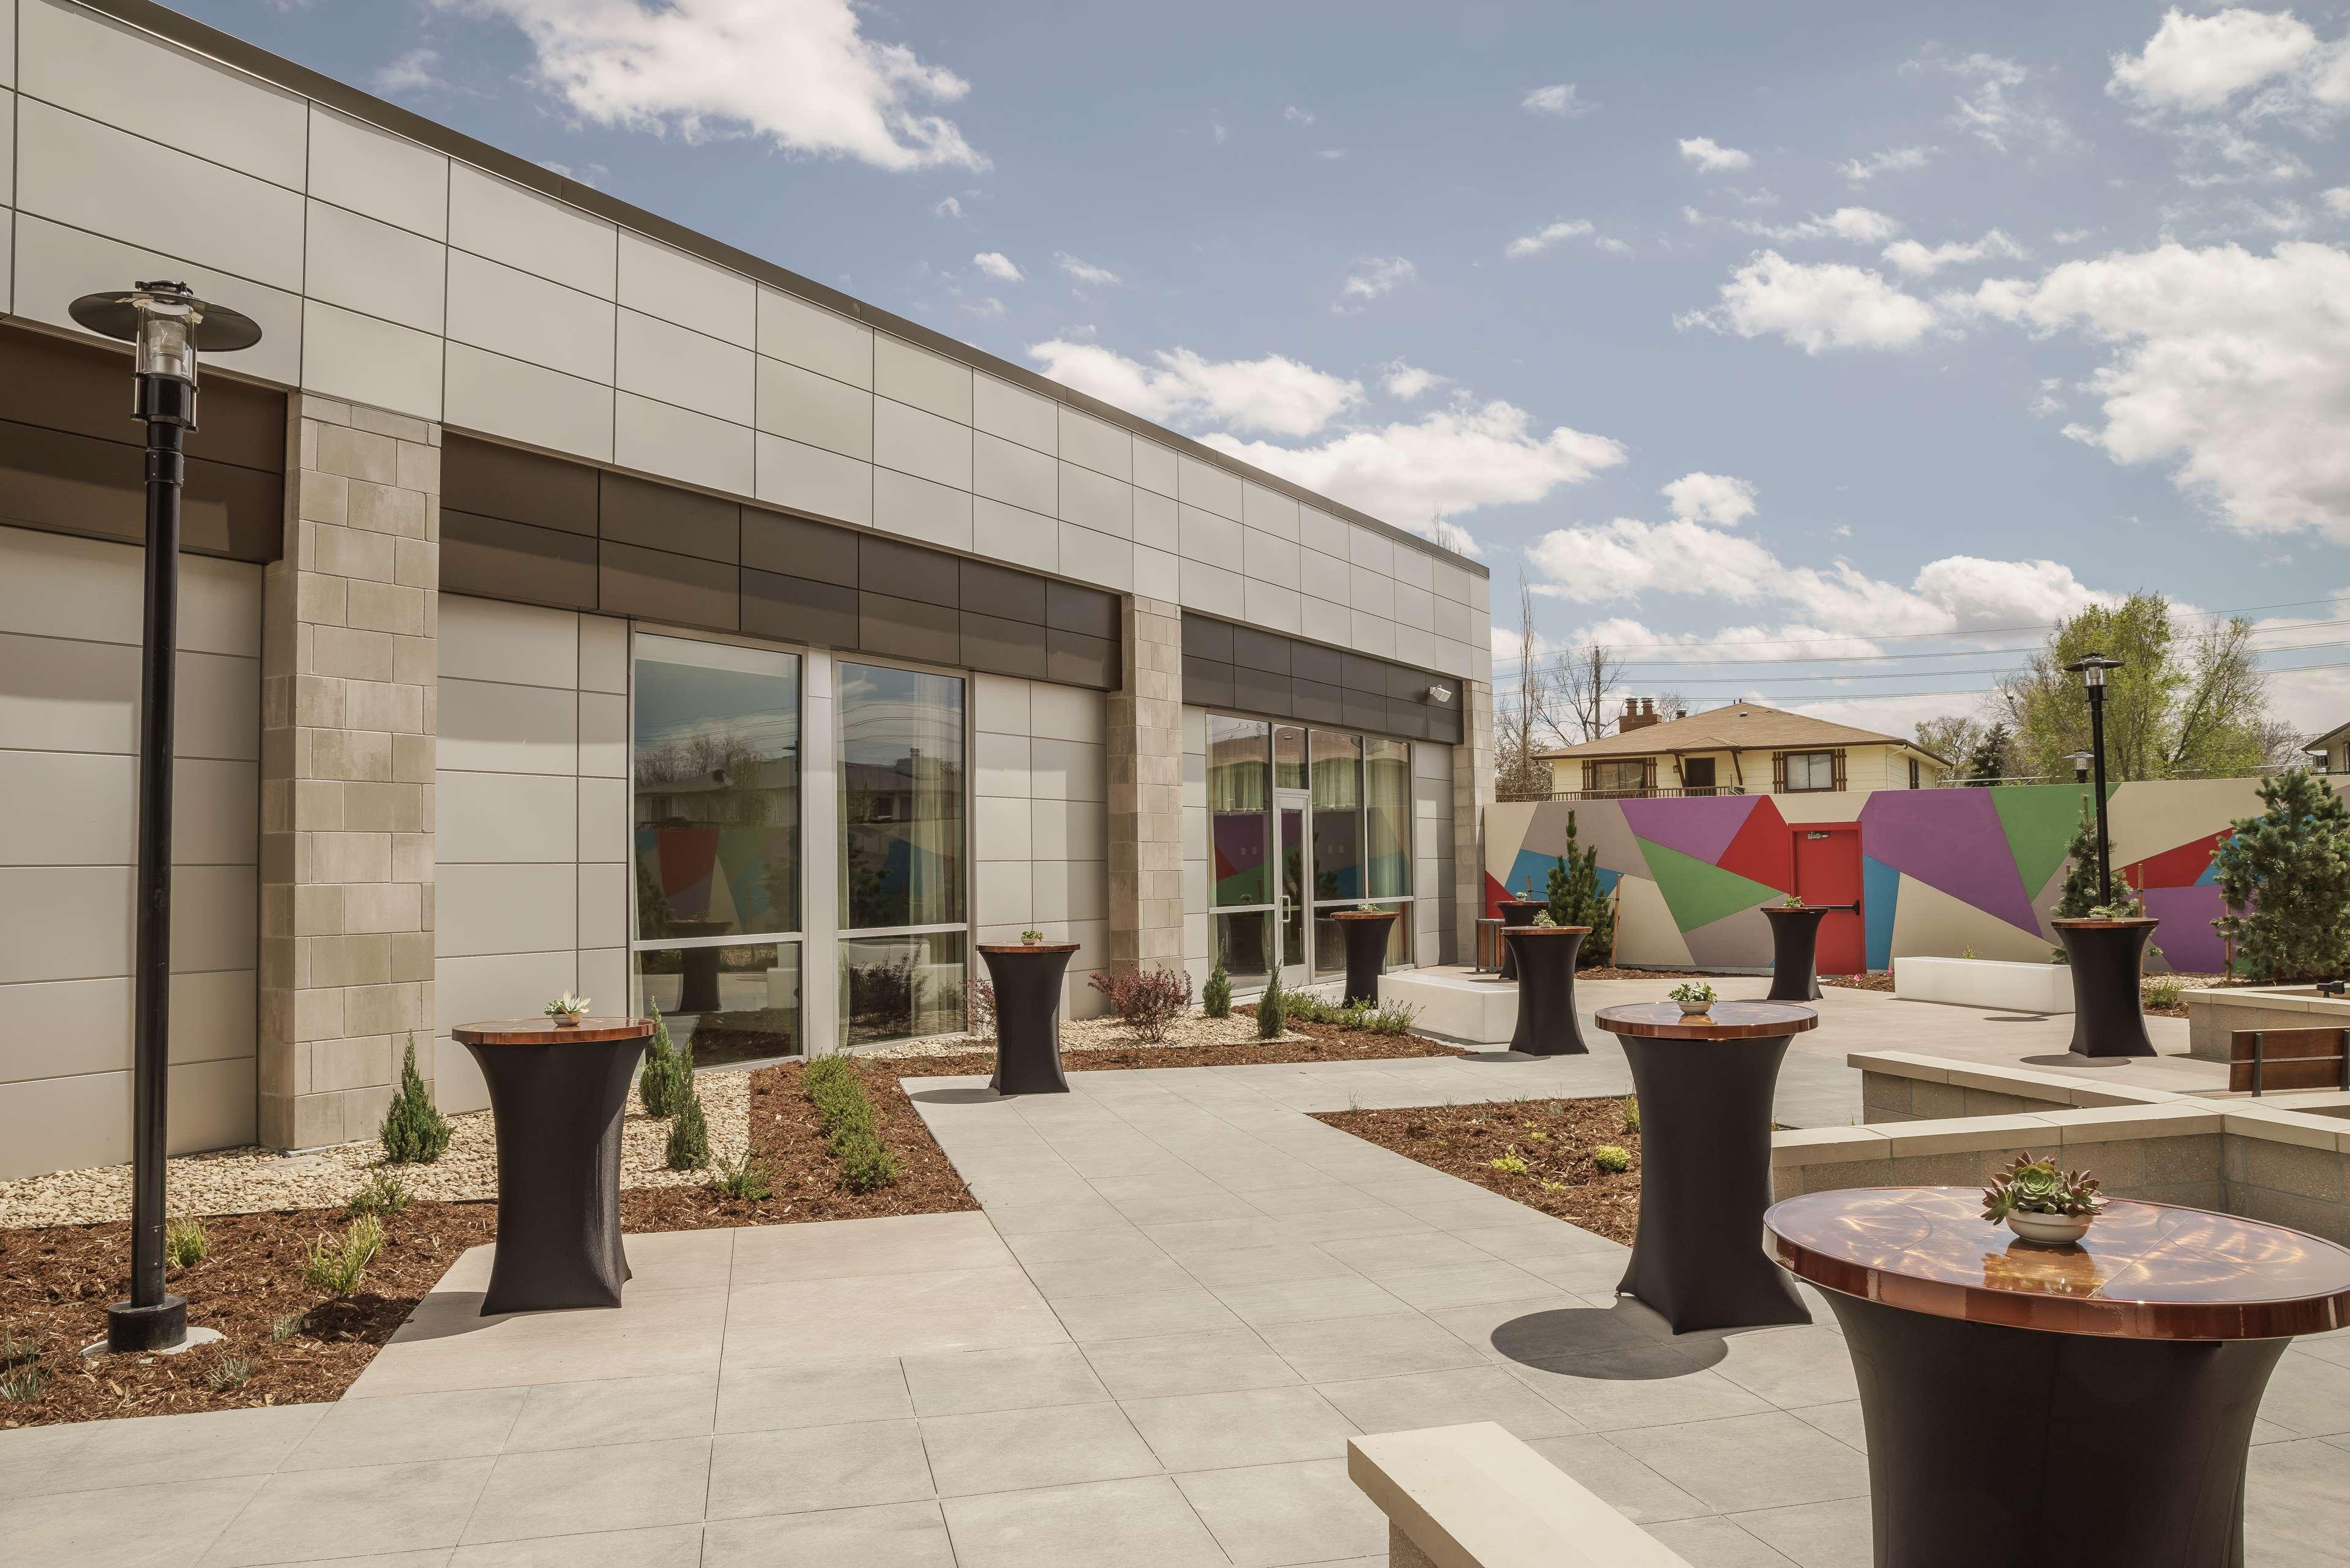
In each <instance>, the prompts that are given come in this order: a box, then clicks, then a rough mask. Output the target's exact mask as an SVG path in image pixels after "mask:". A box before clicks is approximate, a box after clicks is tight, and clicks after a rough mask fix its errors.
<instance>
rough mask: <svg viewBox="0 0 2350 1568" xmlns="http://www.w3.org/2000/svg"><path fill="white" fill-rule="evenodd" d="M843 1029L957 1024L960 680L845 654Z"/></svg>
mask: <svg viewBox="0 0 2350 1568" xmlns="http://www.w3.org/2000/svg"><path fill="white" fill-rule="evenodd" d="M838 676H839V680H838V691H839V722H840V832H841V846H840V925H841V931H842V939H841V944H840V951H841V996H840V1038H841V1042H842V1044H868V1043H872V1042H877V1041H883V1040H898V1039H904V1038H907V1037H909V1036H912V1035H920V1034H935V1033H943V1032H945V1031H947V1030H950V1029H957V1028H961V1027H962V1019H963V977H964V963H965V957H964V945H965V938H966V935H967V928H966V925H965V920H966V919H967V917H966V915H965V912H964V910H965V895H964V888H965V885H966V862H967V860H968V856H967V854H966V842H967V840H966V833H965V827H964V811H963V801H964V797H965V795H966V794H967V783H968V781H967V778H966V769H965V765H964V747H963V683H962V680H961V679H960V678H959V677H956V676H951V675H931V674H925V673H923V672H921V671H919V670H898V669H893V668H891V667H889V666H888V665H880V664H850V663H843V664H841V665H840V666H839V670H838Z"/></svg>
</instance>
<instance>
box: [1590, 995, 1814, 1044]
mask: <svg viewBox="0 0 2350 1568" xmlns="http://www.w3.org/2000/svg"><path fill="white" fill-rule="evenodd" d="M1593 1017H1594V1019H1595V1020H1596V1022H1597V1023H1598V1024H1599V1027H1600V1028H1602V1029H1605V1030H1606V1031H1607V1033H1610V1034H1630V1035H1634V1036H1637V1037H1638V1038H1640V1039H1645V1040H1779V1039H1783V1038H1785V1037H1786V1036H1787V1035H1790V1034H1801V1033H1803V1032H1804V1030H1806V1029H1816V1028H1818V1027H1819V1026H1820V1015H1819V1014H1818V1013H1816V1012H1813V1011H1812V1010H1811V1009H1810V1008H1808V1007H1794V1006H1790V1005H1789V1004H1787V1003H1786V1002H1715V1003H1714V1004H1713V1005H1712V1006H1711V1007H1710V1008H1708V1009H1707V1010H1706V1011H1705V1012H1701V1013H1698V1014H1696V1015H1694V1016H1691V1015H1687V1014H1684V1013H1683V1012H1681V1010H1680V1004H1679V1002H1632V1003H1629V1004H1627V1005H1626V1006H1623V1007H1603V1008H1601V1009H1600V1010H1599V1011H1598V1012H1596V1013H1595V1014H1593Z"/></svg>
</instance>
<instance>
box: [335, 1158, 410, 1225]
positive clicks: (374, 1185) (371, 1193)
mask: <svg viewBox="0 0 2350 1568" xmlns="http://www.w3.org/2000/svg"><path fill="white" fill-rule="evenodd" d="M415 1201H416V1199H415V1196H414V1195H413V1194H412V1193H411V1192H410V1191H409V1190H408V1188H407V1187H406V1185H405V1184H403V1183H402V1182H401V1181H400V1178H398V1177H396V1176H394V1175H392V1174H391V1173H390V1171H388V1170H379V1171H377V1172H376V1173H375V1174H374V1175H372V1176H370V1177H369V1178H368V1179H366V1180H365V1181H362V1182H360V1183H359V1190H358V1191H357V1192H354V1193H352V1194H351V1196H350V1201H348V1202H347V1203H345V1204H344V1205H343V1213H344V1214H345V1215H346V1216H347V1217H348V1218H349V1219H353V1220H356V1219H358V1218H359V1216H360V1215H362V1214H397V1213H399V1212H400V1210H403V1209H405V1208H407V1207H408V1206H409V1205H410V1204H411V1203H413V1202H415Z"/></svg>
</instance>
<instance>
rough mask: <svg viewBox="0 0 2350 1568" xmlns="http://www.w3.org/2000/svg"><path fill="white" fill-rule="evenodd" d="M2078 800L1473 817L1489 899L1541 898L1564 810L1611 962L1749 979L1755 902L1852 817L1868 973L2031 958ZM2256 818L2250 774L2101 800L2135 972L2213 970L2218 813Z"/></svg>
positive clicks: (1602, 808)
mask: <svg viewBox="0 0 2350 1568" xmlns="http://www.w3.org/2000/svg"><path fill="white" fill-rule="evenodd" d="M2087 794H2088V792H2087V790H2085V788H2083V787H2081V786H2078V785H2074V784H2021V785H2018V784H2004V785H2001V786H2000V787H1998V788H1996V789H1935V790H1874V791H1861V792H1859V793H1857V794H1803V795H1792V796H1789V795H1714V796H1710V797H1708V796H1698V797H1694V798H1687V799H1664V800H1625V801H1581V802H1566V801H1541V802H1531V803H1508V804H1503V805H1493V806H1489V807H1487V808H1486V813H1485V871H1486V877H1485V891H1486V895H1487V899H1488V903H1489V905H1490V903H1491V901H1492V899H1494V898H1501V897H1503V891H1504V889H1505V888H1506V889H1507V891H1508V893H1509V894H1510V895H1512V896H1515V895H1518V894H1520V893H1521V892H1523V890H1524V889H1526V888H1532V889H1533V891H1534V896H1535V897H1537V898H1539V897H1541V896H1542V893H1543V890H1544V888H1545V887H1547V885H1548V881H1549V877H1550V872H1551V868H1552V867H1554V866H1555V864H1556V863H1557V857H1559V856H1560V855H1561V854H1562V853H1564V852H1565V846H1566V826H1567V816H1568V814H1569V813H1570V812H1571V813H1573V814H1574V816H1575V832H1576V842H1577V843H1578V844H1579V845H1581V846H1586V847H1596V849H1597V850H1598V852H1599V877H1600V883H1601V886H1602V887H1603V888H1607V889H1608V890H1611V891H1615V892H1616V893H1617V943H1616V951H1617V962H1619V963H1625V964H1634V965H1638V964H1655V965H1659V966H1666V967H1679V966H1687V965H1690V964H1696V965H1699V966H1701V967H1719V968H1724V969H1764V968H1767V967H1769V964H1770V961H1771V933H1770V927H1769V925H1768V923H1767V922H1766V921H1765V920H1764V919H1763V915H1762V913H1761V910H1762V907H1763V905H1765V904H1773V903H1777V902H1778V901H1779V900H1780V899H1782V898H1784V897H1785V896H1786V895H1787V894H1788V893H1790V892H1797V891H1801V889H1799V888H1797V887H1796V886H1795V873H1794V865H1795V860H1794V842H1795V839H1796V836H1798V835H1800V834H1803V833H1804V832H1805V831H1806V829H1811V828H1816V827H1819V826H1823V825H1827V824H1834V823H1852V822H1856V823H1858V824H1859V826H1860V832H1859V834H1858V836H1857V837H1858V853H1859V865H1858V867H1857V868H1856V877H1854V880H1855V881H1856V883H1857V885H1858V886H1859V888H1860V889H1861V894H1860V904H1861V908H1860V909H1859V912H1858V913H1859V919H1860V922H1861V936H1860V939H1859V940H1862V941H1863V942H1864V944H1865V947H1866V960H1867V963H1868V966H1869V967H1870V968H1871V969H1885V968H1887V967H1889V966H1890V964H1891V963H1892V961H1893V959H1894V958H1895V957H1897V956H1908V955H1916V956H1938V957H1950V958H1956V957H1959V956H1960V955H1961V954H1963V953H1966V952H1968V951H1970V950H1971V951H1972V952H1973V953H1974V955H1975V956H1976V957H1978V958H1986V959H2012V960H2016V961H2022V962H2034V963H2036V962H2042V961H2045V960H2046V959H2047V957H2048V954H2049V951H2050V950H2051V949H2052V948H2053V947H2054V945H2055V940H2054V939H2055V932H2054V928H2053V927H2051V926H2050V925H2049V924H2048V913H2049V910H2050V909H2053V908H2054V905H2055V902H2056V896H2057V892H2058V890H2059V888H2061V886H2062V884H2063V882H2064V847H2065V846H2066V845H2067V844H2068V843H2069V842H2070V841H2071V839H2072V836H2073V831H2074V826H2075V824H2076V823H2077V822H2078V821H2079V819H2080V813H2081V804H2082V802H2083V800H2084V799H2085V798H2086V796H2087ZM2259 810H2260V799H2259V786H2258V783H2257V781H2255V780H2251V779H2206V780H2185V781H2178V782H2175V783H2174V782H2166V783H2148V784H2116V785H2113V786H2111V788H2110V789H2109V790H2108V792H2107V799H2106V815H2107V819H2108V823H2109V828H2108V831H2109V833H2110V836H2111V839H2112V855H2113V865H2114V875H2115V877H2116V880H2117V881H2126V882H2127V883H2128V884H2129V886H2130V887H2131V888H2135V889H2137V891H2138V895H2139V897H2140V898H2142V899H2143V900H2144V902H2145V904H2146V912H2147V914H2149V915H2151V916H2153V917H2155V918H2156V919H2158V920H2160V921H2161V922H2162V924H2161V926H2160V927H2159V928H2158V929H2157V930H2156V931H2155V934H2154V950H2153V951H2151V952H2149V954H2148V958H2147V967H2148V968H2149V969H2152V970H2165V969H2169V970H2179V971H2190V972H2200V973H2210V972H2212V971H2217V970H2218V969H2219V968H2220V964H2221V962H2222V961H2223V949H2222V946H2221V943H2220V938H2219V935H2218V933H2217V932H2215V931H2213V930H2212V929H2211V921H2212V920H2214V919H2217V918H2218V917H2219V916H2220V912H2221V910H2220V890H2219V888H2218V887H2217V885H2216V884H2215V882H2214V881H2213V877H2212V873H2211V851H2212V848H2213V847H2214V846H2216V845H2218V844H2219V843H2220V841H2221V840H2223V839H2224V838H2225V837H2226V836H2227V835H2228V833H2229V831H2230V829H2229V824H2230V822H2231V821H2233V820H2234V819H2236V818H2238V817H2242V816H2250V815H2254V814H2256V813H2257V812H2258V811H2259ZM1846 831H1848V830H1846ZM1817 836H1818V835H1817V834H1816V833H1814V837H1817ZM1823 847H1824V846H1822V845H1820V844H1813V845H1810V846H1807V848H1808V849H1809V850H1812V851H1819V850H1822V849H1823ZM1836 852H1837V853H1839V854H1841V853H1847V852H1848V851H1845V850H1842V849H1839V850H1837V851H1836ZM1805 864H1806V865H1811V864H1813V863H1812V862H1810V861H1807V862H1806V863H1805ZM1619 884H1620V885H1619ZM1846 885H1847V886H1849V885H1852V884H1851V883H1850V882H1847V883H1846ZM1488 912H1489V913H1490V912H1491V911H1490V909H1489V911H1488Z"/></svg>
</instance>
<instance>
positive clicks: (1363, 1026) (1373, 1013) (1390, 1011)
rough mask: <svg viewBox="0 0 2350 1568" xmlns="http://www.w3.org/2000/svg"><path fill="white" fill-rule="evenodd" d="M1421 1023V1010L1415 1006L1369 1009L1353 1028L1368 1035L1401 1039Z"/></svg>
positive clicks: (1364, 1011)
mask: <svg viewBox="0 0 2350 1568" xmlns="http://www.w3.org/2000/svg"><path fill="white" fill-rule="evenodd" d="M1418 1022H1419V1008H1417V1007H1414V1006H1409V1005H1405V1006H1399V1007H1367V1008H1365V1009H1363V1012H1362V1016H1361V1017H1360V1018H1359V1019H1357V1021H1356V1022H1355V1023H1354V1025H1353V1027H1355V1028H1357V1029H1359V1030H1361V1031H1362V1032H1363V1033H1366V1034H1384V1035H1387V1036H1388V1037H1390V1038H1400V1037H1402V1036H1403V1035H1406V1034H1409V1033H1411V1026H1412V1025H1413V1024H1414V1023H1418Z"/></svg>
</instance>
